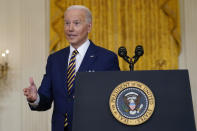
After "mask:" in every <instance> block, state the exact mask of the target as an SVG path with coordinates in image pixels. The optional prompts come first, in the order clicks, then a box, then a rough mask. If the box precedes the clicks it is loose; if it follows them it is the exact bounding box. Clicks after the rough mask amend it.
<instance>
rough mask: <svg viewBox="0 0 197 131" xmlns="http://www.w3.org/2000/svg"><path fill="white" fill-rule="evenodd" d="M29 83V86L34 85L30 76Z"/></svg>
mask: <svg viewBox="0 0 197 131" xmlns="http://www.w3.org/2000/svg"><path fill="white" fill-rule="evenodd" d="M29 83H30V85H31V86H33V85H35V84H34V80H33V78H32V77H30V78H29Z"/></svg>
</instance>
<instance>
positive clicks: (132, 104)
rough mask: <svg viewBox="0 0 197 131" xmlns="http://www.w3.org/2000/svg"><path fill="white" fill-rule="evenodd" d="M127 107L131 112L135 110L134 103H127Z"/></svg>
mask: <svg viewBox="0 0 197 131" xmlns="http://www.w3.org/2000/svg"><path fill="white" fill-rule="evenodd" d="M129 107H130V109H131V110H132V111H133V110H135V107H136V104H135V102H131V103H129Z"/></svg>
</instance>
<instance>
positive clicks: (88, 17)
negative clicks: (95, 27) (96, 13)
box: [66, 5, 92, 23]
mask: <svg viewBox="0 0 197 131" xmlns="http://www.w3.org/2000/svg"><path fill="white" fill-rule="evenodd" d="M73 9H79V10H84V11H85V13H86V20H87V23H92V13H91V11H90V10H89V9H88V8H87V7H85V6H83V5H72V6H69V7H68V8H67V10H66V12H67V11H69V10H73Z"/></svg>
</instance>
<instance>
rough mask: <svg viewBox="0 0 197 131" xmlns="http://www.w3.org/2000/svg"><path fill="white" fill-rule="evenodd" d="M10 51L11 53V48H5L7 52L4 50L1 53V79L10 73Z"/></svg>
mask: <svg viewBox="0 0 197 131" xmlns="http://www.w3.org/2000/svg"><path fill="white" fill-rule="evenodd" d="M9 53H10V51H9V50H5V52H3V53H2V54H1V57H0V79H2V78H6V77H7V73H8V69H9V67H8V55H9Z"/></svg>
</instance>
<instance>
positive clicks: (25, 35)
mask: <svg viewBox="0 0 197 131" xmlns="http://www.w3.org/2000/svg"><path fill="white" fill-rule="evenodd" d="M180 3H181V24H182V44H183V45H182V48H183V49H182V53H181V56H180V68H181V69H185V68H188V69H189V73H190V79H191V88H192V95H193V103H194V111H195V116H196V119H197V95H196V94H197V81H196V80H195V79H196V77H197V68H196V67H197V61H196V57H197V26H196V23H197V13H196V12H197V0H180ZM7 48H8V49H9V50H10V56H9V64H10V70H9V75H8V78H9V79H7V81H4V82H3V83H2V81H0V131H13V130H14V131H50V129H51V127H50V121H51V112H50V111H49V112H41V113H38V112H32V111H30V110H29V107H28V105H27V103H26V100H25V97H24V96H23V92H22V89H23V88H24V87H27V86H28V78H29V77H30V76H32V77H33V78H34V79H35V83H36V84H37V85H38V86H39V84H40V82H41V80H42V76H43V74H44V72H45V64H46V59H47V56H48V48H49V0H0V52H1V51H2V50H3V49H7Z"/></svg>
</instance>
